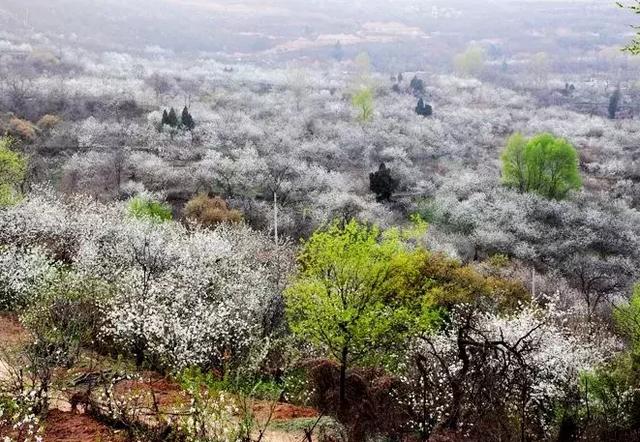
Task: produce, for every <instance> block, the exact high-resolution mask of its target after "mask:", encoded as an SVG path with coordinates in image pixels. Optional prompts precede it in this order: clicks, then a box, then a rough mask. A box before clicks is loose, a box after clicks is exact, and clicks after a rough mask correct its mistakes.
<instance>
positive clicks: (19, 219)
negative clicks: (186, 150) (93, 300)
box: [0, 191, 287, 369]
mask: <svg viewBox="0 0 640 442" xmlns="http://www.w3.org/2000/svg"><path fill="white" fill-rule="evenodd" d="M0 238H1V239H2V242H3V243H5V244H10V245H11V246H10V247H11V248H8V249H7V250H6V251H5V252H4V253H2V254H0V264H2V265H3V266H4V268H5V269H7V270H11V268H14V269H17V270H20V271H19V272H18V271H13V272H11V273H9V272H3V275H2V276H1V277H0V283H1V284H2V285H1V286H0V289H2V290H3V293H5V292H10V291H11V293H14V292H15V293H19V294H20V295H21V296H27V295H28V293H29V290H34V289H35V288H36V287H37V285H35V284H33V283H30V282H31V281H32V280H34V279H39V280H44V279H45V278H44V276H46V275H48V273H49V272H50V271H51V270H50V269H51V268H52V266H53V263H52V262H51V261H50V259H49V258H47V256H46V255H45V251H46V253H47V254H48V255H49V256H55V257H57V258H58V259H59V260H63V261H64V263H65V264H66V268H68V269H69V271H72V272H75V273H76V274H77V275H78V276H80V277H84V278H90V279H98V280H101V281H103V282H106V283H108V284H109V287H111V290H110V291H111V293H112V294H111V296H109V297H108V298H107V299H106V300H103V301H101V304H102V306H101V308H102V309H103V313H104V315H103V317H104V322H103V324H102V327H101V335H102V337H103V338H104V339H105V340H107V341H109V342H112V343H114V344H116V345H118V346H121V347H120V349H122V350H125V351H128V350H131V351H134V352H136V351H138V352H143V353H144V355H145V356H146V357H150V358H153V360H154V361H155V362H158V363H160V364H161V365H162V366H165V367H168V368H171V369H180V368H183V367H185V366H188V365H194V364H202V365H206V364H210V363H215V362H219V361H220V360H221V359H222V358H223V357H225V353H226V354H227V357H232V356H234V355H235V354H236V353H237V352H242V351H244V350H246V349H247V347H249V346H250V345H251V344H252V343H253V342H254V340H256V339H260V338H262V337H263V334H264V333H265V329H266V328H268V327H270V326H271V325H272V324H271V323H270V322H271V317H272V315H273V314H275V313H274V309H277V308H278V305H279V290H278V284H279V283H280V279H279V278H280V269H281V266H280V264H282V269H285V268H286V263H285V261H286V259H285V257H286V256H287V252H286V250H284V249H283V248H279V249H275V248H274V246H273V245H272V243H271V242H270V240H269V239H268V238H266V237H264V236H263V235H261V234H259V233H256V232H254V231H253V230H251V229H250V228H248V227H245V226H234V227H230V226H228V227H227V226H223V227H220V228H218V229H216V230H213V231H210V230H205V229H203V228H200V227H198V226H185V225H182V224H180V223H177V222H167V223H163V224H159V223H154V222H151V221H144V220H139V219H135V218H132V217H130V216H129V215H127V214H126V211H125V210H124V207H123V206H120V205H117V204H113V205H111V206H105V205H102V204H99V203H95V202H92V201H86V200H83V199H82V198H80V197H74V198H72V199H70V200H68V201H66V200H62V199H60V198H58V197H56V196H55V194H53V193H52V192H49V191H41V192H39V193H34V194H33V195H31V196H30V197H28V198H27V199H26V200H25V201H24V202H23V203H22V204H20V205H19V206H16V207H14V208H10V209H8V210H7V211H5V212H3V213H1V214H0ZM16 247H34V249H33V250H34V252H31V253H30V254H26V255H25V254H19V252H18V251H17V250H18V249H17V248H16ZM36 251H37V254H36ZM5 255H6V257H5ZM10 266H11V267H10ZM282 275H284V272H283V273H282ZM12 296H13V295H12Z"/></svg>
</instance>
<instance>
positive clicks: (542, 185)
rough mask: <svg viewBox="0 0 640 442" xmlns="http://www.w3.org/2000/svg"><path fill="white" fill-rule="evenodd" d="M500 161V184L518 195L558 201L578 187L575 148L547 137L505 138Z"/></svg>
mask: <svg viewBox="0 0 640 442" xmlns="http://www.w3.org/2000/svg"><path fill="white" fill-rule="evenodd" d="M501 159H502V179H503V182H504V184H505V185H507V186H509V187H515V188H517V189H518V190H519V191H520V192H536V193H538V194H540V195H543V196H545V197H547V198H553V199H561V198H563V197H564V196H565V195H566V194H567V192H569V191H570V190H578V189H580V188H581V187H582V179H581V178H580V171H579V162H578V153H577V152H576V149H575V148H574V147H573V146H572V145H571V144H569V142H567V141H566V140H564V139H562V138H556V137H554V136H553V135H551V134H541V135H537V136H535V137H533V138H531V139H530V140H527V139H526V138H524V137H523V136H522V135H521V134H515V135H513V136H512V137H511V138H509V141H508V142H507V147H506V148H505V150H504V151H503V153H502V156H501Z"/></svg>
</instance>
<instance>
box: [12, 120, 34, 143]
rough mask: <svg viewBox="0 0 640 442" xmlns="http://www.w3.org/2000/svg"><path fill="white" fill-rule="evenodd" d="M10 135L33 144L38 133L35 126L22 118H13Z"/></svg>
mask: <svg viewBox="0 0 640 442" xmlns="http://www.w3.org/2000/svg"><path fill="white" fill-rule="evenodd" d="M8 132H9V135H12V136H14V137H16V138H20V139H21V140H23V141H26V142H29V143H30V142H33V141H35V139H36V136H37V132H36V128H35V127H34V125H33V124H31V123H30V122H28V121H26V120H21V119H20V118H12V119H11V120H9V131H8Z"/></svg>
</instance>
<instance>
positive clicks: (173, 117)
mask: <svg viewBox="0 0 640 442" xmlns="http://www.w3.org/2000/svg"><path fill="white" fill-rule="evenodd" d="M167 124H168V125H169V126H171V127H178V124H179V121H178V115H177V114H176V110H175V109H174V108H171V109H170V110H169V115H168V116H167Z"/></svg>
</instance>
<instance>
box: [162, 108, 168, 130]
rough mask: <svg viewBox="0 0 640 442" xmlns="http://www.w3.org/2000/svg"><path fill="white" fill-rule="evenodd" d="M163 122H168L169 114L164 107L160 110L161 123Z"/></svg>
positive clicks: (163, 123)
mask: <svg viewBox="0 0 640 442" xmlns="http://www.w3.org/2000/svg"><path fill="white" fill-rule="evenodd" d="M165 124H167V125H168V124H169V114H168V113H167V110H166V109H165V110H164V111H163V112H162V125H163V126H164V125H165Z"/></svg>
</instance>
